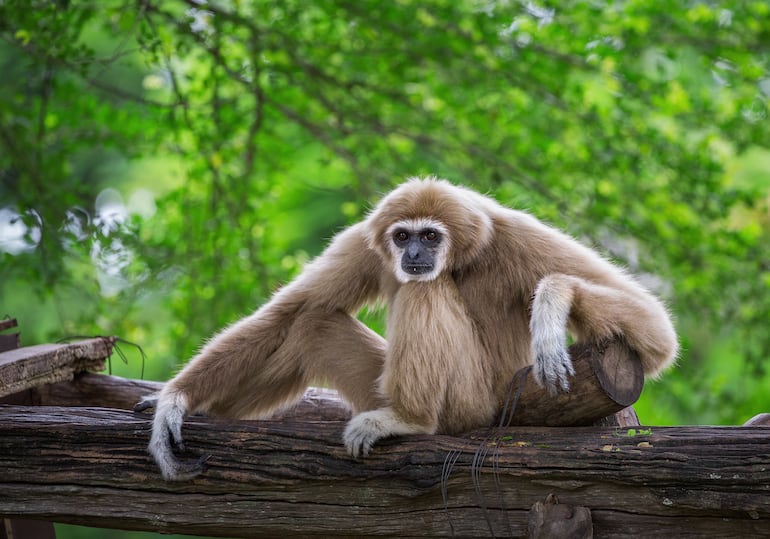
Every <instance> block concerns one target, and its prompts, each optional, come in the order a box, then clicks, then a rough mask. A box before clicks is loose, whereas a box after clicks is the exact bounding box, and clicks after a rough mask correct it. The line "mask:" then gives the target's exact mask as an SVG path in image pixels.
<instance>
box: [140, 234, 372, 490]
mask: <svg viewBox="0 0 770 539" xmlns="http://www.w3.org/2000/svg"><path fill="white" fill-rule="evenodd" d="M362 226H363V224H358V225H354V226H352V227H350V228H348V229H347V230H345V231H344V232H342V233H340V234H339V235H338V236H337V237H335V239H334V240H333V241H332V243H331V244H330V245H329V247H328V248H327V249H326V250H325V251H324V252H323V253H322V254H321V255H320V256H319V257H318V258H317V259H315V260H314V261H313V262H311V263H310V264H308V266H306V268H305V269H304V271H303V272H302V274H301V275H300V276H299V277H298V278H297V279H295V280H294V281H292V282H291V283H290V284H288V285H287V286H286V287H284V288H283V289H282V290H280V291H279V292H277V293H276V294H275V295H274V296H273V298H272V299H271V300H270V301H269V302H268V303H267V304H265V305H264V306H263V307H262V308H260V309H259V310H257V311H256V312H255V313H253V314H252V315H250V316H248V317H246V318H244V319H242V320H240V321H238V322H236V323H235V324H233V325H232V326H230V327H228V328H226V329H225V330H224V331H222V332H221V333H219V334H218V335H216V336H215V337H214V338H213V339H212V340H211V341H210V342H208V343H207V344H206V345H205V346H204V347H203V349H202V350H201V351H200V353H199V354H198V355H197V356H196V357H194V358H193V359H192V360H191V361H190V363H189V364H188V365H187V366H186V367H185V368H184V369H183V370H182V371H181V372H179V374H177V376H175V377H174V378H173V379H172V380H170V381H169V382H168V383H167V384H166V385H165V386H164V388H163V390H162V391H161V392H160V394H159V395H158V397H157V402H156V403H155V417H154V421H153V430H152V436H151V439H150V444H149V451H150V453H151V454H152V456H153V457H154V458H155V460H156V461H157V463H158V465H159V466H160V469H161V472H162V473H163V476H164V477H165V478H166V479H186V478H189V477H192V476H195V475H197V474H198V473H200V471H201V470H202V468H201V466H200V463H197V464H190V463H182V462H180V461H179V460H178V459H177V458H176V457H175V456H174V454H173V451H172V440H173V443H174V444H175V445H177V446H179V447H180V448H181V447H182V445H183V442H182V434H181V427H182V422H183V421H184V418H185V417H186V416H187V415H188V414H190V413H194V412H207V413H212V414H214V415H221V416H225V417H231V418H257V417H266V416H269V415H270V414H271V413H273V412H274V411H276V410H277V409H278V408H280V407H282V406H285V405H287V404H289V403H291V402H292V401H294V400H296V399H297V398H299V397H300V396H301V395H302V392H303V391H304V390H305V388H306V387H307V385H308V383H310V382H311V381H312V378H313V377H314V376H317V375H318V374H317V373H328V372H330V371H336V370H340V371H348V374H349V373H350V372H351V370H356V369H357V370H358V371H362V372H359V373H358V374H359V375H360V376H367V375H368V376H369V377H370V378H372V385H373V384H374V382H375V380H376V377H377V376H378V375H379V372H380V370H381V368H382V361H383V357H384V349H385V344H384V341H383V340H382V339H381V338H380V337H378V336H377V335H375V334H374V333H373V332H371V331H370V330H368V328H365V327H364V326H363V324H360V323H359V322H357V321H356V320H355V319H353V318H352V317H351V316H350V313H353V312H355V311H357V310H358V309H359V308H360V307H361V306H362V305H363V304H365V303H367V302H370V301H372V300H374V299H376V297H377V296H378V295H379V292H380V290H379V288H380V269H379V268H380V266H381V264H380V262H379V258H378V257H377V255H376V253H374V252H373V251H372V250H371V249H369V247H368V246H367V244H366V240H365V237H364V235H363V234H362V232H361V229H362ZM292 334H296V335H292ZM325 337H327V338H328V340H332V341H333V343H334V345H335V349H334V350H330V349H329V343H328V342H324V340H325ZM344 338H347V339H348V342H347V344H345V341H344ZM313 339H315V340H313ZM293 341H296V342H293ZM346 346H347V348H346ZM346 351H347V352H348V353H347V354H346ZM353 355H355V356H356V357H355V358H353V357H351V356H353ZM337 356H340V358H339V360H338V359H337ZM334 361H340V362H341V363H343V365H340V366H338V367H339V368H335V367H337V366H336V365H333V366H330V365H329V363H332V362H334ZM319 363H320V364H321V365H318V364H319ZM369 372H371V374H369ZM343 374H344V373H343ZM358 379H359V380H360V379H361V378H358ZM341 389H342V391H341V392H342V393H343V395H345V394H346V393H347V395H346V396H348V397H350V398H351V400H353V401H354V405H355V404H358V406H361V407H373V406H375V405H376V404H378V403H375V402H370V401H371V400H372V399H373V397H371V396H370V394H371V388H369V387H364V388H356V387H350V388H346V387H345V386H344V383H343V384H342V387H341ZM345 390H348V391H347V392H346V391H345ZM358 393H362V394H364V395H363V396H361V397H360V398H357V397H358ZM367 399H368V400H367ZM356 401H358V402H356Z"/></svg>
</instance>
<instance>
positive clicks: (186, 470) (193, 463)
mask: <svg viewBox="0 0 770 539" xmlns="http://www.w3.org/2000/svg"><path fill="white" fill-rule="evenodd" d="M210 458H211V455H203V456H202V457H199V458H197V459H185V460H176V461H175V462H174V465H173V467H172V468H170V469H168V470H166V471H165V472H164V474H163V478H164V479H165V480H167V481H189V480H190V479H194V478H195V477H198V476H199V475H200V474H202V473H203V472H205V471H206V470H207V469H208V461H209V459H210Z"/></svg>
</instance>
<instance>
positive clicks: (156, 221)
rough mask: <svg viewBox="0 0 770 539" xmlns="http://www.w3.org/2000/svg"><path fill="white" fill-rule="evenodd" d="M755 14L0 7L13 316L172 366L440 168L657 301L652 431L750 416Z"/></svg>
mask: <svg viewBox="0 0 770 539" xmlns="http://www.w3.org/2000/svg"><path fill="white" fill-rule="evenodd" d="M769 11H770V8H768V4H767V3H765V2H760V1H756V2H745V1H737V0H735V1H729V0H726V1H723V2H720V3H718V4H716V3H702V2H667V1H661V2H646V1H641V0H627V1H624V2H607V3H605V2H601V1H599V2H582V1H575V2H566V3H556V2H553V3H550V4H539V3H534V2H519V1H506V2H491V1H490V2H485V1H481V0H473V1H471V0H467V1H459V2H449V1H442V0H432V1H427V2H412V1H409V0H402V1H398V2H380V1H377V0H360V1H355V2H354V1H348V0H323V1H320V2H310V3H309V2H299V1H282V2H273V1H264V2H263V1H259V2H257V1H245V0H229V1H227V0H222V1H216V2H209V3H206V4H202V3H200V2H196V1H193V0H167V1H164V2H159V1H152V0H150V1H143V2H133V1H128V0H122V1H119V0H115V1H112V2H103V3H99V2H80V1H75V0H72V1H66V0H59V1H52V0H51V1H46V0H36V1H34V2H32V3H30V2H29V1H28V0H24V1H22V0H2V1H0V38H2V39H1V40H0V69H1V70H2V73H3V74H4V82H3V84H2V85H0V201H1V203H0V206H1V208H0V210H4V211H5V213H3V214H0V282H1V283H2V284H0V287H1V288H0V289H1V290H2V292H1V293H2V298H3V306H4V308H5V310H6V311H7V312H8V313H10V314H13V315H15V316H18V317H20V318H21V323H22V326H23V327H24V329H25V337H26V342H27V343H29V344H31V343H32V342H34V341H36V340H48V339H52V338H60V337H62V336H64V335H67V334H84V333H92V334H104V333H114V334H118V335H121V336H123V337H125V338H127V339H129V340H132V341H137V342H139V343H141V344H142V345H143V346H144V347H145V348H146V349H147V350H148V352H149V354H150V358H151V359H150V365H149V370H148V372H149V376H151V377H155V378H165V377H166V376H167V375H168V373H169V370H170V369H172V368H173V367H174V366H175V365H178V364H179V363H180V362H182V361H184V360H185V359H186V358H188V357H189V356H190V354H191V353H193V351H194V349H195V348H196V347H197V346H199V344H200V343H201V342H202V341H203V339H205V338H206V337H207V336H208V335H210V334H211V333H212V332H214V331H216V330H217V329H219V328H221V327H222V326H223V325H225V324H227V323H228V322H230V321H232V320H235V319H236V318H238V317H239V316H241V315H243V314H244V313H247V312H250V311H251V310H253V309H254V308H255V307H256V306H257V305H259V304H260V303H262V302H263V301H264V300H265V298H267V297H268V296H269V295H270V293H271V292H272V291H273V290H274V289H275V287H276V286H279V285H280V283H281V282H285V281H286V280H287V279H290V278H291V277H292V276H293V275H295V274H296V273H297V272H298V271H299V269H300V268H301V266H302V264H303V263H304V261H306V260H307V259H308V258H309V257H311V256H313V255H314V254H316V253H318V252H319V251H320V250H321V249H322V247H323V244H324V242H325V240H326V239H328V238H329V237H330V236H331V235H332V234H333V233H334V232H335V231H336V230H338V229H339V228H341V227H342V226H344V225H345V224H347V223H349V222H351V221H353V220H355V219H357V218H360V217H361V216H362V215H363V214H364V213H365V211H366V208H367V204H368V203H371V202H372V201H373V200H374V199H376V197H377V194H378V193H380V192H382V191H384V190H386V189H388V188H389V187H390V186H392V185H394V184H395V183H397V182H398V181H401V180H402V179H403V178H404V177H405V176H409V175H420V174H437V175H441V176H445V177H448V178H450V179H452V180H454V181H456V182H461V183H465V184H469V185H471V186H474V187H476V188H478V189H480V190H482V191H489V192H491V193H492V194H493V195H495V196H496V197H497V198H498V199H499V200H501V201H502V202H504V203H506V204H509V205H512V206H515V207H521V208H525V209H528V210H530V211H532V212H533V213H534V214H536V215H537V216H539V217H540V218H542V219H544V220H546V221H549V222H552V223H554V224H555V225H558V226H560V227H562V228H564V229H566V230H568V231H569V232H570V233H572V234H573V235H575V236H578V237H580V238H582V239H584V240H585V241H587V242H588V243H591V244H593V245H596V246H597V247H598V248H600V249H602V250H603V251H605V252H606V253H607V254H608V256H611V257H614V258H615V259H617V260H619V261H621V262H622V263H625V264H626V265H627V266H628V267H629V269H630V270H631V271H633V272H634V273H637V274H639V275H641V276H642V278H643V279H644V280H645V282H646V283H647V284H649V285H650V286H652V287H654V288H655V290H656V291H657V292H659V293H660V294H661V295H662V296H663V297H664V298H665V299H666V300H667V302H668V303H669V305H670V307H671V309H672V311H673V312H674V313H675V315H676V318H677V319H678V326H679V330H680V333H681V336H682V341H683V352H682V357H681V360H680V368H679V369H678V370H677V371H675V372H674V373H672V374H670V375H666V377H664V379H663V380H662V381H661V382H658V383H655V384H652V385H650V386H649V387H648V389H647V390H646V391H645V394H644V396H643V400H642V402H641V403H640V415H641V417H642V420H643V421H645V422H647V423H652V422H657V423H676V422H696V423H697V422H738V421H743V420H745V419H746V418H747V417H746V416H747V415H751V411H753V412H755V413H756V412H760V411H763V410H765V411H766V410H767V409H768V402H769V401H768V398H767V397H766V391H765V390H764V388H766V387H767V382H768V376H770V375H768V373H767V370H766V369H765V368H764V364H763V361H762V359H763V358H766V357H768V354H770V331H768V327H767V321H768V319H770V247H768V246H770V241H768V240H769V239H770V238H768V235H769V233H770V174H769V173H768V172H767V171H768V170H770V148H769V147H768V145H769V142H768V141H770V129H768V118H767V114H768V101H769V100H768V96H769V95H770V74H768V61H769V58H768V53H767V51H768V42H769V41H770V33H769V31H768V26H767V24H765V23H766V21H767V17H768V15H770V13H769ZM107 188H111V189H113V190H112V191H105V190H106V189H107ZM110 215H112V217H110ZM14 216H15V217H14ZM12 218H17V219H19V220H20V221H21V222H23V224H24V226H21V225H19V224H18V223H16V224H13V225H11V224H10V220H12ZM13 234H16V235H18V236H19V237H18V238H16V239H15V240H13V241H11V236H13ZM365 319H366V320H367V321H372V323H373V324H374V325H375V326H377V327H378V328H381V314H377V313H376V312H375V313H366V315H365ZM30 337H31V338H30ZM137 362H138V361H137ZM133 363H134V362H132V365H129V368H128V369H127V372H126V374H127V375H134V376H135V375H137V373H138V366H137V365H133ZM132 369H135V370H132Z"/></svg>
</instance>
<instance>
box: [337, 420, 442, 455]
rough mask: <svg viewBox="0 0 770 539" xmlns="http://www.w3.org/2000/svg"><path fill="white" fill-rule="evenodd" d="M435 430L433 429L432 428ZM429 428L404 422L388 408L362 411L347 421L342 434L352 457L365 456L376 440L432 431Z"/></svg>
mask: <svg viewBox="0 0 770 539" xmlns="http://www.w3.org/2000/svg"><path fill="white" fill-rule="evenodd" d="M433 430H435V429H433ZM433 430H431V429H427V428H425V427H420V426H419V425H412V424H409V423H406V422H404V421H403V420H402V419H401V418H400V417H398V416H397V415H396V413H395V412H394V411H393V410H392V409H390V408H381V409H379V410H372V411H370V412H363V413H360V414H358V415H357V416H355V417H354V418H353V419H351V420H350V421H348V425H347V427H345V433H344V434H343V436H342V439H343V441H344V442H345V447H346V448H347V450H348V453H349V454H350V455H351V456H352V457H353V458H358V457H359V455H360V456H363V457H365V456H367V455H368V454H369V451H371V449H372V446H374V444H375V442H377V441H378V440H382V439H383V438H388V437H390V436H398V435H401V434H417V433H427V434H430V433H432V432H433Z"/></svg>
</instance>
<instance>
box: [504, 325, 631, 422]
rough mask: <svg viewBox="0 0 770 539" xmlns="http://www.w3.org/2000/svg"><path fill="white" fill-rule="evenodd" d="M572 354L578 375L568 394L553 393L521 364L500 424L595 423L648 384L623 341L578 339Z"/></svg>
mask: <svg viewBox="0 0 770 539" xmlns="http://www.w3.org/2000/svg"><path fill="white" fill-rule="evenodd" d="M570 356H571V357H572V363H573V366H574V368H575V374H574V376H573V377H572V378H571V379H570V391H569V392H568V393H560V394H558V395H549V394H548V392H547V391H546V390H545V389H543V388H542V387H540V386H539V385H538V384H537V382H535V380H534V377H533V376H531V375H528V374H527V369H523V370H522V371H520V372H519V373H518V374H517V375H516V376H515V377H514V379H513V381H512V383H511V390H510V391H509V398H508V399H507V402H506V403H503V405H502V413H501V424H503V425H533V426H552V427H557V426H568V425H591V424H593V423H595V422H596V421H599V420H601V419H602V418H604V417H606V416H609V415H612V414H614V413H616V412H619V411H620V410H623V409H624V408H626V407H628V406H631V405H632V404H633V403H634V402H636V400H637V399H638V398H639V395H640V394H641V392H642V388H643V386H644V371H643V370H642V364H641V361H640V360H639V356H638V354H637V353H636V352H634V351H633V350H631V349H630V348H628V346H627V345H626V344H625V343H624V342H623V341H622V340H608V341H604V342H602V343H598V344H588V343H586V344H575V345H572V346H571V347H570ZM517 394H518V399H517V398H516V396H517Z"/></svg>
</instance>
